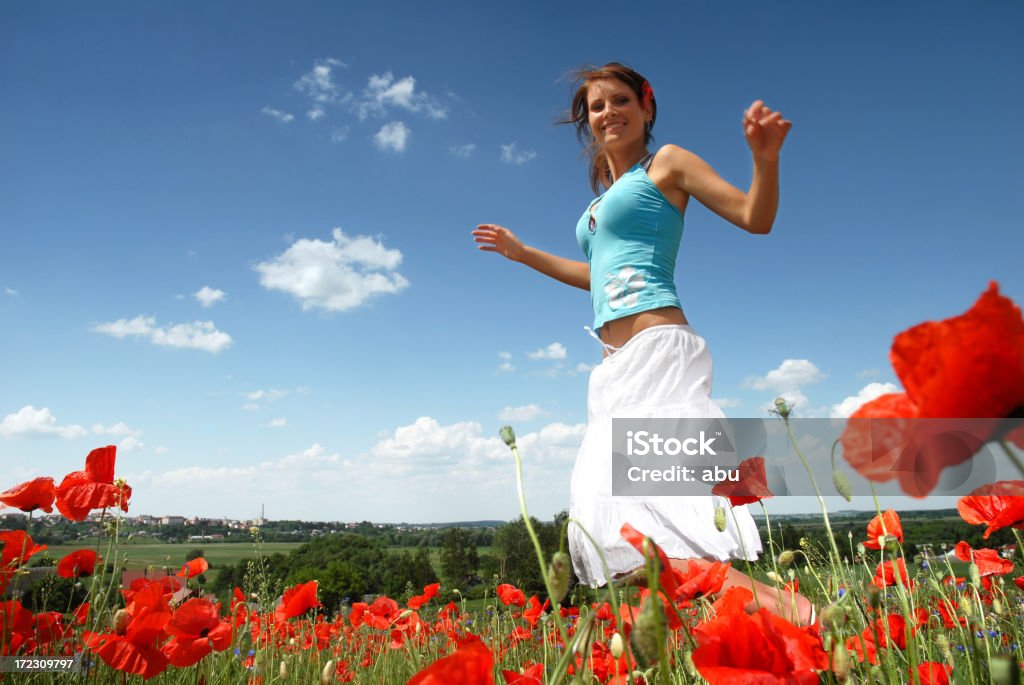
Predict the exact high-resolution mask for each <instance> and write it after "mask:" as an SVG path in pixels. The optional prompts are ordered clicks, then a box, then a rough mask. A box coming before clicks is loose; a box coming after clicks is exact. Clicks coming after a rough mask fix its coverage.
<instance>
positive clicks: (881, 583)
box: [871, 557, 914, 588]
mask: <svg viewBox="0 0 1024 685" xmlns="http://www.w3.org/2000/svg"><path fill="white" fill-rule="evenodd" d="M897 571H899V581H898V582H899V584H900V585H905V586H907V587H909V588H912V587H914V581H913V579H912V578H911V577H910V576H909V575H907V564H906V562H905V561H903V559H902V557H901V558H899V559H897V560H896V564H895V567H894V566H893V562H891V561H884V562H882V563H881V564H879V565H878V568H876V569H875V578H874V580H872V581H871V582H872V583H874V584H875V585H876V586H877V587H880V588H884V587H888V586H890V585H895V584H896V583H897V579H896V572H897Z"/></svg>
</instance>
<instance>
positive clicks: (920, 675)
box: [910, 661, 953, 685]
mask: <svg viewBox="0 0 1024 685" xmlns="http://www.w3.org/2000/svg"><path fill="white" fill-rule="evenodd" d="M951 673H953V667H952V666H950V665H949V664H943V663H940V662H938V661H925V662H922V663H920V664H918V665H917V680H918V682H920V683H921V685H949V676H950V674H951ZM910 680H911V682H913V677H911V679H910Z"/></svg>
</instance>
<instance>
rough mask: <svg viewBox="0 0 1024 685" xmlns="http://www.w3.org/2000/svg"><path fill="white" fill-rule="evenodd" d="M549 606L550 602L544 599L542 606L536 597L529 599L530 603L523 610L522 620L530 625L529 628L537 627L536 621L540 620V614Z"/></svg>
mask: <svg viewBox="0 0 1024 685" xmlns="http://www.w3.org/2000/svg"><path fill="white" fill-rule="evenodd" d="M549 606H551V600H550V599H545V600H544V604H541V603H540V600H539V599H537V595H533V596H532V597H530V601H529V602H527V604H526V608H525V609H523V620H525V621H526V622H527V623H529V624H530V627H531V628H536V627H537V621H538V620H540V617H541V614H543V613H544V610H545V609H547V608H548V607H549Z"/></svg>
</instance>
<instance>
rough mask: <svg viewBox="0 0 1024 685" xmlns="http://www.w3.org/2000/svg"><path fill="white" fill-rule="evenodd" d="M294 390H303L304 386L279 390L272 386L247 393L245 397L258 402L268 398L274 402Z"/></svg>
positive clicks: (268, 400)
mask: <svg viewBox="0 0 1024 685" xmlns="http://www.w3.org/2000/svg"><path fill="white" fill-rule="evenodd" d="M293 392H302V388H296V389H295V390H278V389H277V388H271V389H270V390H253V391H251V392H247V393H245V399H247V400H252V401H253V402H258V401H260V400H266V401H267V402H274V401H276V400H279V399H281V398H282V397H287V396H288V395H290V394H292V393H293Z"/></svg>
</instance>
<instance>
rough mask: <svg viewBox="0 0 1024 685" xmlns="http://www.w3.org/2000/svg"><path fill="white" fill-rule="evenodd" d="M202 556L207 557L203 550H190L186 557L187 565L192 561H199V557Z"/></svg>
mask: <svg viewBox="0 0 1024 685" xmlns="http://www.w3.org/2000/svg"><path fill="white" fill-rule="evenodd" d="M202 556H205V555H204V554H203V550H201V549H193V550H189V553H188V554H186V555H185V563H188V562H190V561H192V560H193V559H198V558H199V557H202Z"/></svg>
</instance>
